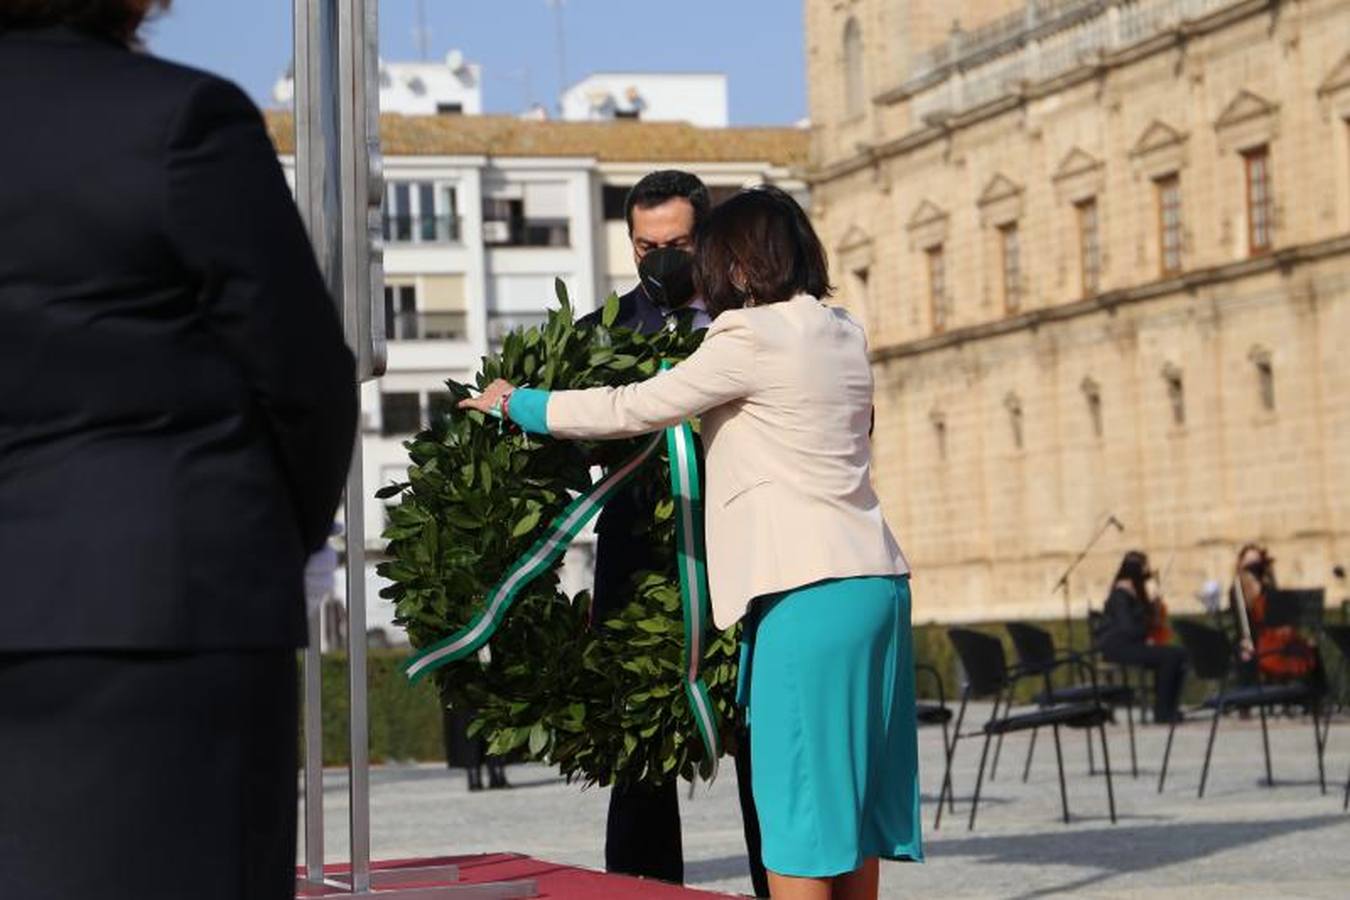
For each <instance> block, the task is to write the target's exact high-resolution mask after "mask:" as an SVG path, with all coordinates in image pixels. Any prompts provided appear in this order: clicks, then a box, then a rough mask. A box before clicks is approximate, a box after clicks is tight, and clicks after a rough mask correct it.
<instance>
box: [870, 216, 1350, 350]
mask: <svg viewBox="0 0 1350 900" xmlns="http://www.w3.org/2000/svg"><path fill="white" fill-rule="evenodd" d="M1342 255H1350V235H1341V236H1339V237H1334V238H1330V239H1328V240H1325V241H1318V242H1316V243H1312V244H1302V245H1300V246H1297V247H1288V248H1285V249H1282V250H1277V251H1275V252H1274V253H1268V254H1265V255H1263V256H1255V257H1252V258H1250V259H1243V260H1239V261H1237V262H1232V263H1224V264H1223V265H1218V266H1211V267H1209V268H1206V269H1196V270H1194V271H1190V272H1183V273H1182V274H1181V275H1178V276H1176V277H1173V278H1165V279H1162V280H1160V281H1151V282H1148V283H1147V284H1141V285H1135V286H1134V287H1127V288H1119V289H1117V290H1113V291H1106V292H1104V293H1101V294H1097V295H1096V296H1094V297H1087V298H1085V299H1082V300H1075V301H1074V302H1072V303H1064V304H1060V305H1058V306H1047V307H1043V308H1040V309H1032V310H1028V311H1026V312H1023V313H1019V314H1017V315H1015V316H1008V317H1006V318H1002V319H997V320H995V321H992V322H981V323H980V324H978V325H967V326H965V327H963V328H953V329H951V330H950V331H944V332H942V333H941V334H934V335H930V336H929V337H925V338H920V339H918V340H914V341H906V342H904V343H901V344H893V345H891V346H887V347H878V348H877V349H876V350H873V351H872V353H871V359H872V361H873V362H885V361H887V360H892V359H902V358H905V357H912V356H921V355H923V354H926V353H932V352H934V351H938V350H945V349H948V348H950V347H957V346H960V345H962V344H966V343H970V342H972V341H981V340H986V339H988V338H992V337H998V336H1000V335H1005V334H1014V333H1016V332H1019V331H1028V330H1035V329H1037V328H1040V327H1041V326H1042V325H1047V324H1050V323H1053V322H1063V321H1067V320H1070V319H1076V318H1079V317H1081V316H1087V315H1092V314H1093V313H1097V312H1111V311H1113V310H1115V309H1117V308H1119V307H1122V306H1131V305H1134V304H1137V303H1144V302H1147V301H1149V300H1154V299H1157V298H1159V297H1164V296H1167V295H1169V294H1176V293H1183V292H1192V291H1196V290H1198V289H1200V288H1202V287H1207V286H1210V285H1215V284H1223V283H1225V282H1229V281H1235V280H1237V279H1239V278H1246V277H1249V276H1252V275H1259V274H1262V273H1266V272H1274V271H1283V270H1288V269H1291V268H1294V267H1295V266H1298V265H1301V264H1305V263H1310V262H1315V261H1317V260H1320V259H1326V258H1328V257H1333V256H1342Z"/></svg>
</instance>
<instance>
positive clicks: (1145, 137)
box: [1130, 119, 1186, 178]
mask: <svg viewBox="0 0 1350 900" xmlns="http://www.w3.org/2000/svg"><path fill="white" fill-rule="evenodd" d="M1185 150H1186V135H1185V134H1184V133H1182V132H1180V131H1178V130H1177V129H1175V128H1173V127H1172V126H1171V125H1168V124H1167V123H1166V122H1164V121H1162V120H1161V119H1154V120H1153V121H1152V122H1150V123H1149V126H1148V127H1147V128H1145V129H1144V133H1143V134H1141V135H1139V139H1138V140H1137V141H1135V142H1134V147H1132V148H1131V149H1130V157H1131V159H1133V160H1134V164H1135V166H1136V171H1138V172H1140V174H1143V175H1146V176H1148V177H1149V178H1161V177H1162V176H1164V175H1169V174H1171V173H1173V172H1177V171H1179V170H1180V169H1181V168H1182V166H1183V165H1184V164H1185Z"/></svg>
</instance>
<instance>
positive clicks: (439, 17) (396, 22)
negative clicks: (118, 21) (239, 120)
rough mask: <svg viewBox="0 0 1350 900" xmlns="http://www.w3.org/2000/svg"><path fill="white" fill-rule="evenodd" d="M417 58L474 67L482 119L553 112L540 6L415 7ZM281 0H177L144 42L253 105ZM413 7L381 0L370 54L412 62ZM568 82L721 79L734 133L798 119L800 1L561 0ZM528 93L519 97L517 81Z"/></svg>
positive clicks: (287, 19)
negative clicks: (227, 85)
mask: <svg viewBox="0 0 1350 900" xmlns="http://www.w3.org/2000/svg"><path fill="white" fill-rule="evenodd" d="M424 3H425V6H426V10H427V23H428V26H429V29H428V30H429V31H430V38H429V41H428V48H429V51H430V53H429V55H430V57H431V58H433V59H440V58H444V56H445V53H446V51H448V50H450V49H451V48H458V49H460V50H463V51H464V55H465V57H466V58H467V59H469V60H470V61H472V62H477V63H480V64H482V66H483V101H484V105H485V107H486V109H487V111H488V112H504V113H515V112H519V111H521V110H522V109H524V108H525V106H526V105H527V104H526V101H527V99H529V100H537V101H539V102H543V103H546V104H547V105H548V106H549V107H550V108H553V107H554V105H555V101H556V98H557V96H558V93H559V78H560V73H559V66H558V52H557V46H558V41H557V29H556V24H555V22H556V20H555V18H554V17H555V13H554V12H553V10H552V9H551V8H550V7H549V5H548V3H547V2H546V0H424ZM291 6H292V3H291V0H228V2H220V0H177V2H175V4H174V7H173V11H172V12H171V13H170V14H169V15H168V16H166V17H165V18H163V19H161V20H159V21H157V22H156V23H154V24H153V25H152V26H151V27H150V29H149V31H148V34H147V37H148V39H149V44H150V47H151V49H152V50H153V51H154V52H155V53H157V54H159V55H161V56H165V57H168V58H169V59H174V60H178V61H181V62H186V63H189V64H191V65H195V66H200V67H202V68H206V69H210V70H212V71H215V72H219V73H221V74H223V75H225V76H227V77H229V78H231V79H233V80H235V81H237V82H238V83H239V84H241V85H243V87H244V88H245V89H246V90H247V91H248V92H249V93H250V94H251V95H252V96H253V98H254V99H255V100H257V101H258V102H259V103H260V104H261V105H264V106H266V105H270V104H271V96H270V94H271V87H272V83H273V82H274V81H275V80H276V78H277V75H278V74H279V73H280V72H282V70H284V69H285V67H286V64H287V63H288V62H289V60H290V57H291V48H290V42H291V13H290V10H291ZM417 6H418V0H381V3H380V19H381V21H380V29H381V38H380V41H381V53H382V55H383V56H384V58H385V59H390V60H409V59H416V58H417V56H418V51H417V41H416V38H415V31H416V22H417V13H416V10H417ZM563 9H564V19H563V21H564V23H565V29H564V33H565V36H566V40H565V47H566V73H567V78H568V81H569V82H572V81H577V80H578V79H580V78H582V77H583V76H585V75H587V74H589V73H591V72H596V71H604V70H621V71H674V72H680V71H685V72H690V71H692V72H703V71H714V72H725V73H726V75H727V77H728V82H729V90H730V94H731V121H732V123H733V124H736V125H779V124H789V123H792V122H795V121H797V120H798V119H800V118H802V117H803V116H805V115H806V78H805V72H804V55H803V49H802V2H801V0H682V2H677V3H671V2H664V0H565V4H564V7H563ZM526 72H528V74H529V86H530V88H531V93H532V96H528V97H527V93H526V80H525V78H524V74H525V73H526Z"/></svg>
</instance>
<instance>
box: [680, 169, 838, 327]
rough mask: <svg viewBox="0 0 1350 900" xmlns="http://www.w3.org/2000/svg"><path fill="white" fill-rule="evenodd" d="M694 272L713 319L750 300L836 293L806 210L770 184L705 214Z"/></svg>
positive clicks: (821, 297)
mask: <svg viewBox="0 0 1350 900" xmlns="http://www.w3.org/2000/svg"><path fill="white" fill-rule="evenodd" d="M733 270H734V272H735V278H734V279H733V275H732V273H733ZM694 273H695V278H696V279H697V282H698V285H699V290H700V292H701V293H702V295H703V299H704V301H705V302H706V303H707V304H708V312H709V313H711V314H712V315H714V316H716V315H717V314H719V313H721V312H724V311H726V310H728V309H737V308H739V307H741V306H744V305H745V302H746V300H747V299H749V298H754V301H755V304H756V305H758V306H763V305H765V304H769V303H781V302H783V301H784V300H791V299H792V298H793V297H796V296H798V295H801V294H807V295H809V296H812V297H815V298H816V299H817V300H824V299H825V298H826V297H829V296H830V295H831V294H833V293H834V288H832V287H831V286H830V270H829V265H828V263H827V262H826V261H825V248H824V247H823V246H821V243H820V238H819V237H817V236H816V230H815V229H814V228H812V227H811V220H810V219H809V218H808V217H807V215H806V210H804V209H802V207H801V204H799V203H798V202H797V201H796V200H794V199H792V195H790V194H788V193H787V192H786V191H783V190H782V189H781V188H776V187H773V186H771V185H765V186H764V187H757V188H751V189H750V190H745V191H741V192H740V193H739V194H736V195H734V196H732V197H731V198H730V199H728V200H725V201H723V202H722V203H719V204H718V205H717V208H716V209H714V210H713V211H712V212H711V213H709V215H708V220H707V221H706V222H704V223H703V226H702V227H701V228H699V230H698V235H697V241H696V244H695V248H694ZM737 282H739V284H738V283H737Z"/></svg>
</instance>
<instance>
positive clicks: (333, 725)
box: [301, 650, 445, 766]
mask: <svg viewBox="0 0 1350 900" xmlns="http://www.w3.org/2000/svg"><path fill="white" fill-rule="evenodd" d="M406 658H407V653H406V652H404V651H397V650H379V651H376V650H372V651H371V652H370V655H369V656H368V657H367V662H366V668H367V673H368V680H367V684H368V685H369V690H370V693H369V698H370V701H369V710H370V711H369V718H370V760H371V762H376V763H383V762H406V761H414V760H443V759H445V746H444V739H443V736H442V728H443V726H442V724H441V706H440V702H439V700H438V698H437V696H436V685H435V683H434V680H433V679H427V680H425V681H423V682H421V683H419V684H416V685H410V684H408V680H407V679H406V678H404V677H403V673H402V672H400V671H399V668H398V667H399V665H400V664H401V663H402V662H403V661H404V660H405V659H406ZM347 710H348V703H347V657H346V655H345V654H337V653H332V654H327V655H325V656H324V658H323V762H324V765H326V766H337V765H346V764H347V761H348V758H349V754H348V746H347V745H348V731H347ZM303 740H304V737H303V734H302V735H301V742H302V743H301V748H302V749H301V752H302V753H303V752H304V751H303V746H304V745H303Z"/></svg>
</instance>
